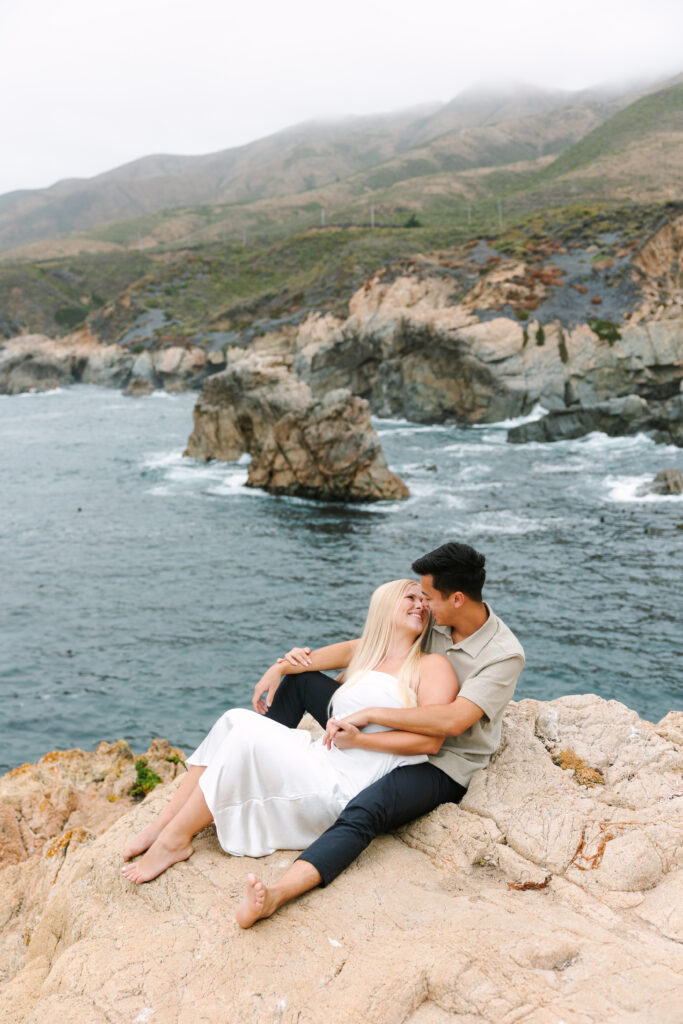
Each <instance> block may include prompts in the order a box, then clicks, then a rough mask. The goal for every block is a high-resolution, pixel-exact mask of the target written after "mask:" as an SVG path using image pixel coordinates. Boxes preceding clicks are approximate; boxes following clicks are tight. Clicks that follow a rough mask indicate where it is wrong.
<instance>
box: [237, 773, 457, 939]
mask: <svg viewBox="0 0 683 1024" xmlns="http://www.w3.org/2000/svg"><path fill="white" fill-rule="evenodd" d="M465 793H466V789H465V787H464V786H461V785H460V783H458V782H454V781H453V779H451V778H449V776H448V775H446V774H445V772H442V771H441V769H440V768H436V767H435V766H434V765H433V764H430V763H429V762H425V763H424V764H416V765H406V766H405V767H404V768H395V769H394V771H393V772H389V774H388V775H385V776H384V778H382V779H379V781H378V782H375V783H373V785H372V786H368V787H367V789H364V790H362V792H360V793H359V794H358V796H356V797H354V799H353V800H351V801H350V802H349V803H348V804H347V805H346V807H345V808H344V810H343V811H342V813H341V814H340V816H339V817H338V818H337V820H336V822H335V823H334V825H331V826H330V828H328V829H327V831H326V832H323V834H322V835H321V836H320V838H319V839H316V841H315V842H314V843H313V844H312V845H311V846H309V847H308V849H307V850H306V851H305V852H304V853H302V854H301V856H300V857H299V858H298V859H297V860H295V861H294V863H293V864H292V865H291V867H289V868H288V869H287V871H285V873H284V875H283V876H282V878H280V879H279V880H278V881H277V882H276V883H275V884H274V885H271V886H265V885H264V884H263V882H261V880H260V879H259V878H257V877H256V875H248V876H247V892H246V895H245V898H244V900H243V901H242V903H241V904H240V906H239V908H238V910H237V914H236V918H237V922H238V924H240V925H241V926H242V927H243V928H249V927H250V926H251V925H252V924H254V923H255V922H256V921H259V920H261V918H264V917H270V915H271V914H272V913H274V911H276V910H277V909H278V907H281V906H282V905H283V904H284V903H287V902H289V900H291V899H294V898H295V897H296V896H301V895H303V893H305V892H308V891H309V890H310V889H314V888H315V887H316V886H317V885H328V884H329V883H330V882H331V881H332V880H333V879H334V878H336V877H337V875H338V874H340V873H341V872H342V871H343V870H344V868H346V867H348V865H349V864H351V862H352V861H354V860H355V859H356V857H357V856H358V854H359V853H361V852H362V851H363V850H364V849H365V847H366V846H368V844H369V843H370V842H371V841H372V840H373V839H374V838H375V837H376V836H378V835H380V834H381V833H382V832H388V831H390V830H391V829H394V828H398V827H399V826H400V825H405V824H406V822H408V821H412V820H413V819H414V818H419V817H420V815H422V814H427V813H428V812H429V811H433V810H434V808H435V807H438V806H439V804H442V803H449V802H450V803H459V802H460V800H462V798H463V796H464V795H465Z"/></svg>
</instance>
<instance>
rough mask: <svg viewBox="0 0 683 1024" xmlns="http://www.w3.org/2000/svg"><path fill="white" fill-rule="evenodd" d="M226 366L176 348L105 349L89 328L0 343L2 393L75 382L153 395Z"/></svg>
mask: <svg viewBox="0 0 683 1024" xmlns="http://www.w3.org/2000/svg"><path fill="white" fill-rule="evenodd" d="M224 365H225V360H224V359H223V356H222V355H221V354H220V353H219V354H218V356H216V355H215V354H213V355H208V356H207V354H206V352H204V350H203V349H200V348H193V347H186V348H184V347H180V346H171V347H168V348H164V349H159V350H157V351H150V352H142V353H140V354H139V355H137V356H136V355H135V354H134V353H132V352H131V351H130V350H128V349H125V348H122V347H121V346H119V345H103V344H101V343H100V342H98V340H97V338H95V337H94V336H93V335H92V334H90V332H89V331H88V330H87V328H84V329H82V330H80V331H76V332H75V333H74V334H71V335H69V336H68V337H66V338H60V339H58V340H55V339H53V338H47V337H45V336H44V335H39V334H30V335H22V336H21V337H18V338H12V339H11V340H10V341H5V342H2V343H0V394H5V395H18V394H21V393H23V392H25V391H52V390H53V389H54V388H58V387H66V386H68V385H70V384H99V385H101V386H103V387H116V388H125V389H126V392H127V394H130V395H144V394H149V393H150V392H151V391H154V390H155V389H157V388H164V389H165V390H166V391H179V390H184V389H186V388H194V387H198V386H199V385H200V383H201V382H202V381H203V380H204V378H205V377H206V376H207V374H209V373H212V372H216V371H217V370H219V369H220V368H221V367H223V366H224Z"/></svg>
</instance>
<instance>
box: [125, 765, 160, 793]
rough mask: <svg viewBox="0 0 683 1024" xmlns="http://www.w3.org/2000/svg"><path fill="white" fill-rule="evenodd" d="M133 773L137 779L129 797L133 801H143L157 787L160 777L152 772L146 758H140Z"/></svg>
mask: <svg viewBox="0 0 683 1024" xmlns="http://www.w3.org/2000/svg"><path fill="white" fill-rule="evenodd" d="M135 771H136V772H137V773H138V777H137V780H136V781H135V782H134V783H133V785H132V787H131V790H130V795H131V796H132V797H133V799H134V800H144V799H145V797H146V796H147V794H148V793H151V792H152V790H153V789H154V787H155V786H158V785H159V783H160V782H161V777H160V776H159V775H157V773H156V772H153V771H152V769H151V768H150V767H149V762H148V761H147V758H146V757H141V758H139V760H137V761H136V762H135Z"/></svg>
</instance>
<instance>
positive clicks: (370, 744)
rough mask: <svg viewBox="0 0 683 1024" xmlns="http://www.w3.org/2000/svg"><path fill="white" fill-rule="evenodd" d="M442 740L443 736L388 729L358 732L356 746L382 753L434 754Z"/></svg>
mask: <svg viewBox="0 0 683 1024" xmlns="http://www.w3.org/2000/svg"><path fill="white" fill-rule="evenodd" d="M442 742H443V736H425V735H424V734H421V733H416V732H408V731H397V730H395V729H390V730H389V731H388V732H360V733H359V734H358V737H357V741H356V746H357V747H358V749H360V750H376V751H379V752H380V753H383V754H384V753H388V754H436V753H437V751H438V750H439V749H440V747H441V744H442Z"/></svg>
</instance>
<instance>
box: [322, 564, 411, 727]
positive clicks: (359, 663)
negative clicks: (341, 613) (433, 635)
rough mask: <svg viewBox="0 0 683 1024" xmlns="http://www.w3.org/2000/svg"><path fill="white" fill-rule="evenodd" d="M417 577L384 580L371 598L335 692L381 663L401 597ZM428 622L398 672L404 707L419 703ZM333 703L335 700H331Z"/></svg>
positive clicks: (349, 685) (386, 651) (399, 689)
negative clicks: (352, 652)
mask: <svg viewBox="0 0 683 1024" xmlns="http://www.w3.org/2000/svg"><path fill="white" fill-rule="evenodd" d="M415 586H417V584H416V583H415V580H391V581H390V582H389V583H383V584H382V586H381V587H377V590H375V592H374V593H373V595H372V597H371V598H370V607H369V608H368V616H367V618H366V620H365V626H364V627H363V632H362V634H361V638H360V643H359V644H358V648H357V650H356V653H355V654H354V656H353V657H352V659H351V661H350V662H349V666H348V668H347V669H346V671H345V672H344V684H343V686H340V687H339V689H338V690H337V693H336V694H335V697H336V696H337V694H339V693H341V692H342V691H343V690H348V689H349V688H350V687H351V686H354V685H355V683H357V682H358V680H359V679H360V678H361V676H362V675H363V674H364V673H365V672H369V671H370V670H371V669H373V668H377V666H378V665H381V664H382V662H383V661H384V659H385V658H386V656H387V654H388V653H389V648H390V647H391V644H392V642H393V639H394V635H395V632H396V614H395V613H396V609H397V607H398V603H399V601H400V600H401V598H402V597H403V596H404V595H405V594H406V592H407V591H408V589H409V588H410V587H415ZM426 628H427V624H426V623H425V626H424V628H423V630H422V632H421V633H420V635H419V636H418V637H416V639H415V643H414V644H413V645H412V647H411V648H410V650H409V651H408V655H407V657H406V659H405V661H404V662H403V664H402V665H401V667H400V669H399V672H398V676H397V678H398V695H399V698H400V700H401V703H402V704H403V706H404V707H406V708H408V707H414V706H415V705H416V704H417V688H418V685H419V682H420V655H421V653H422V643H423V640H424V636H425V631H426ZM330 703H332V702H330Z"/></svg>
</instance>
